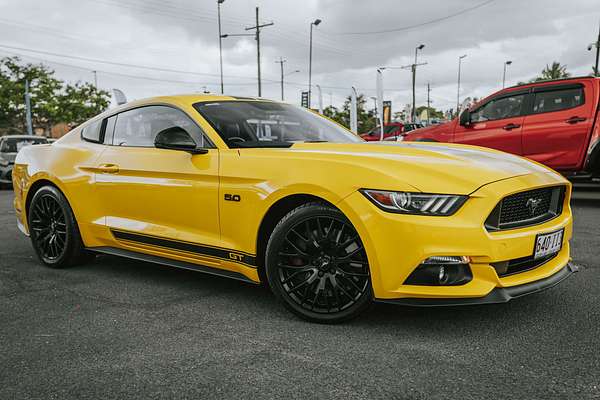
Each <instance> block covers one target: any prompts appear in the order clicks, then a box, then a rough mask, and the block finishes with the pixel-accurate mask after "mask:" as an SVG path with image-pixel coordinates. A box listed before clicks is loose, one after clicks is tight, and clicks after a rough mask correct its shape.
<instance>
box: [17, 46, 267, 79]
mask: <svg viewBox="0 0 600 400" xmlns="http://www.w3.org/2000/svg"><path fill="white" fill-rule="evenodd" d="M5 54H9V55H16V56H19V57H25V58H28V59H32V60H37V61H38V62H43V63H47V64H55V65H60V66H64V67H68V68H75V69H79V70H82V71H87V72H92V71H96V72H100V73H102V74H105V75H114V76H122V77H125V78H133V79H140V80H147V81H156V82H164V83H177V84H185V85H198V86H202V85H210V86H212V85H214V86H217V85H218V84H219V83H218V82H200V81H183V80H178V79H164V78H154V77H149V76H141V75H131V74H125V73H122V72H112V71H106V70H101V69H94V70H92V69H90V68H86V67H82V66H80V65H75V64H67V63H62V62H58V61H53V60H47V59H43V58H39V57H33V56H30V55H26V54H20V53H15V52H5ZM275 83H276V82H268V83H267V84H275ZM231 85H236V86H254V85H255V83H253V82H233V83H231Z"/></svg>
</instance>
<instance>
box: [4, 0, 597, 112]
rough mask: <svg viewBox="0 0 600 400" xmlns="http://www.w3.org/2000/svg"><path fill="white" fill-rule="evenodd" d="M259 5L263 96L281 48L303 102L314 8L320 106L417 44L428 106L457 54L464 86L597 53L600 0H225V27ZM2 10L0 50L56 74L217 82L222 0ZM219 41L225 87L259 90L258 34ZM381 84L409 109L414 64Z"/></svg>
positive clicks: (173, 85) (362, 88)
mask: <svg viewBox="0 0 600 400" xmlns="http://www.w3.org/2000/svg"><path fill="white" fill-rule="evenodd" d="M256 6H259V7H260V17H261V18H260V19H261V23H264V22H274V24H275V25H274V26H270V27H266V28H264V30H263V32H262V35H261V52H262V70H263V74H262V76H263V97H267V98H273V99H278V98H279V97H280V86H279V76H280V69H279V64H277V63H276V60H278V59H279V57H283V58H284V59H286V60H287V62H286V63H285V64H284V67H285V70H286V72H292V71H294V70H300V72H299V73H291V74H290V75H289V76H287V77H286V81H287V84H286V86H285V91H286V101H289V102H293V103H299V102H300V92H301V91H302V90H306V89H307V85H308V53H309V48H308V47H309V46H308V43H309V27H310V22H311V21H313V20H315V19H316V18H320V19H322V21H323V22H322V23H321V24H320V25H319V26H318V27H316V28H315V29H314V44H313V79H312V80H313V84H318V85H321V87H322V88H323V100H324V103H325V105H328V104H329V103H330V101H332V102H333V104H334V105H338V106H339V105H340V104H341V102H342V101H343V99H344V97H345V96H347V95H348V94H349V93H350V87H351V86H355V87H356V88H357V90H358V91H359V92H360V93H364V94H366V95H367V96H373V95H375V90H374V88H375V75H376V68H377V67H380V66H403V65H406V64H410V63H412V62H413V58H414V49H415V47H416V46H417V45H419V44H421V43H423V44H425V48H424V49H423V50H422V51H421V52H420V54H419V62H426V63H427V65H424V66H421V67H419V68H418V70H417V103H418V104H423V103H424V102H425V99H426V84H427V82H430V84H431V99H432V105H433V106H434V107H437V108H442V109H447V108H450V107H454V106H455V105H456V87H457V83H456V81H457V68H458V56H460V55H463V54H467V58H465V59H464V60H463V66H462V79H461V80H462V85H461V86H462V89H461V97H462V98H464V97H467V96H471V97H480V96H484V95H487V94H489V93H491V92H492V91H495V90H497V89H499V88H500V87H501V85H502V70H503V63H504V62H505V61H506V60H512V61H513V64H512V65H510V66H509V67H508V71H507V84H515V83H516V82H518V81H522V80H528V79H531V78H532V77H534V76H535V75H536V74H538V73H539V72H540V71H541V70H542V68H544V66H545V65H546V64H549V63H551V62H552V61H554V60H556V61H559V62H560V63H562V64H566V65H567V68H568V71H569V72H570V73H572V74H573V75H587V74H589V73H590V72H591V66H592V64H593V62H594V54H593V52H590V51H587V46H588V45H589V44H590V43H591V42H594V41H595V40H596V36H597V35H598V23H599V21H600V7H598V6H599V1H598V0H570V1H556V0H527V1H524V0H492V1H490V0H487V1H485V0H419V1H405V0H403V1H400V0H395V1H394V0H377V1H365V0H352V1H350V0H322V1H317V0H225V2H224V3H223V4H222V7H221V10H222V23H223V33H229V34H235V33H245V30H244V28H245V27H248V26H251V25H253V24H254V22H255V21H254V17H255V14H254V13H255V7H256ZM469 9H470V10H469ZM0 10H1V12H0V55H16V54H18V55H21V56H22V58H23V59H25V60H27V61H35V62H37V61H40V60H44V61H45V62H46V63H47V64H48V65H49V66H51V67H52V68H53V69H54V70H55V71H56V74H57V75H58V77H59V78H61V79H64V80H67V81H70V82H75V81H78V80H79V81H90V82H93V74H92V72H91V71H92V70H97V71H98V72H97V77H98V85H99V87H101V88H103V89H107V90H110V89H112V88H115V87H116V88H120V89H121V90H123V91H124V92H125V94H126V95H127V97H128V99H130V100H131V99H136V98H142V97H148V96H153V95H161V94H174V93H190V92H198V91H202V90H204V89H205V87H206V89H208V90H210V91H212V92H215V93H216V92H219V90H220V86H219V48H218V34H217V4H216V0H210V1H209V0H47V1H39V0H0ZM452 15H455V16H452ZM448 16H450V17H449V18H446V19H444V18H445V17H448ZM382 31H384V32H382ZM373 32H380V33H373ZM2 46H10V47H12V48H7V47H2ZM223 46H224V47H223V60H224V75H225V93H227V94H233V95H242V96H243V95H252V96H254V95H256V94H257V87H256V44H255V41H254V39H253V38H252V37H229V38H226V39H224V40H223ZM25 49H29V50H34V51H35V52H34V51H29V50H25ZM100 61H105V62H100ZM133 65H136V66H141V67H150V68H138V67H134V66H133ZM151 68H158V69H164V70H170V71H158V70H156V69H151ZM176 71H182V72H176ZM384 87H385V98H386V99H389V100H392V101H393V108H394V111H398V110H400V109H401V108H403V107H404V104H406V103H408V102H410V93H411V92H410V87H411V77H410V72H409V70H402V69H393V70H387V71H385V72H384ZM316 102H317V99H316V96H315V97H313V105H315V104H316ZM369 104H372V103H371V102H370V103H369Z"/></svg>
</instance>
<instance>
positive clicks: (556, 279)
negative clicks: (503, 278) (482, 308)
mask: <svg viewBox="0 0 600 400" xmlns="http://www.w3.org/2000/svg"><path fill="white" fill-rule="evenodd" d="M577 271H579V268H578V267H577V266H576V265H574V264H571V263H569V264H567V265H566V266H564V267H563V268H562V269H561V270H559V271H558V272H557V273H555V274H554V275H551V276H549V277H548V278H544V279H540V280H539V281H533V282H530V283H524V284H522V285H517V286H509V287H506V288H495V289H493V290H492V291H491V292H490V293H489V294H488V295H487V296H484V297H466V298H458V299H452V298H451V299H431V298H429V299H427V298H424V299H423V298H404V299H375V301H378V302H380V303H390V304H398V305H405V306H418V307H433V306H466V305H477V304H495V303H506V302H508V301H510V300H512V299H516V298H517V297H521V296H526V295H528V294H533V293H539V292H542V291H544V290H546V289H550V288H551V287H554V286H556V285H558V284H559V283H561V282H562V281H564V280H565V279H567V278H568V277H569V276H571V275H572V274H574V273H575V272H577Z"/></svg>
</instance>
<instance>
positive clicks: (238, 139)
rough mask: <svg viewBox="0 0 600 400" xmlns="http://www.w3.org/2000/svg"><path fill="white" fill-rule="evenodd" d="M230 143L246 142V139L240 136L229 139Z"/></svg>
mask: <svg viewBox="0 0 600 400" xmlns="http://www.w3.org/2000/svg"><path fill="white" fill-rule="evenodd" d="M227 141H228V142H245V141H246V139H244V138H243V137H239V136H231V137H228V138H227Z"/></svg>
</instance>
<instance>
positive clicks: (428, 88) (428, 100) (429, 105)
mask: <svg viewBox="0 0 600 400" xmlns="http://www.w3.org/2000/svg"><path fill="white" fill-rule="evenodd" d="M430 92H431V87H430V86H429V82H427V126H429V123H430V118H429V113H430V112H431V100H430V99H429V93H430Z"/></svg>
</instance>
